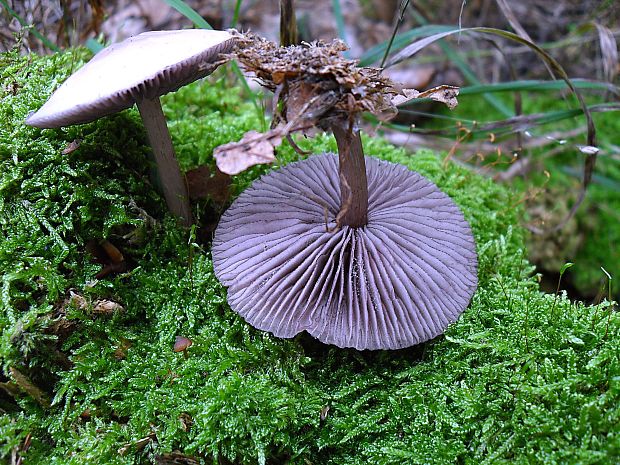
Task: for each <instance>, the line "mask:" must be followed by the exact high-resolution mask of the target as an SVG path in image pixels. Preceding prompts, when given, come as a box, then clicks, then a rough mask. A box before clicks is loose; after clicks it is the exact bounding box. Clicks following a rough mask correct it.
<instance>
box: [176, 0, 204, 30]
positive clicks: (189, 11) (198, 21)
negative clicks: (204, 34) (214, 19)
mask: <svg viewBox="0 0 620 465" xmlns="http://www.w3.org/2000/svg"><path fill="white" fill-rule="evenodd" d="M164 1H165V2H166V3H167V4H168V5H170V6H171V7H172V8H174V9H175V10H177V11H178V12H179V13H181V14H182V15H183V16H185V17H186V18H187V19H189V20H190V21H191V22H192V23H194V24H195V25H196V26H198V27H199V28H202V29H213V28H212V27H211V25H210V24H209V23H208V22H207V20H206V19H204V18H203V17H202V16H200V14H198V12H197V11H196V10H194V9H193V8H192V7H191V6H189V5H188V4H187V3H185V2H184V1H183V0H164Z"/></svg>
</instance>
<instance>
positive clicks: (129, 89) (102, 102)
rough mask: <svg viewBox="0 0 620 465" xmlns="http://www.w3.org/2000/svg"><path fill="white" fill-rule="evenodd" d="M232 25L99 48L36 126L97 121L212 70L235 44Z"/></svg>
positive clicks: (32, 120)
mask: <svg viewBox="0 0 620 465" xmlns="http://www.w3.org/2000/svg"><path fill="white" fill-rule="evenodd" d="M233 42H234V38H233V36H232V35H231V34H229V33H228V32H226V31H213V30H200V29H187V30H178V31H153V32H144V33H142V34H139V35H136V36H134V37H130V38H128V39H126V40H124V41H122V42H119V43H117V44H113V45H111V46H109V47H107V48H106V49H104V50H102V51H101V52H99V53H98V54H97V55H95V57H94V58H93V59H92V60H90V61H89V62H88V63H87V64H86V65H84V66H83V67H82V68H80V69H79V70H78V71H77V72H76V73H74V74H73V75H71V76H70V77H69V78H68V79H67V80H66V81H65V82H64V83H63V84H62V85H61V86H60V87H59V88H58V89H57V90H56V92H54V94H53V95H52V96H51V98H50V99H49V100H48V101H47V102H46V103H45V104H44V105H43V106H42V107H41V108H40V109H39V110H38V111H37V112H36V113H33V114H32V115H30V116H29V117H28V118H27V119H26V123H27V124H28V125H30V126H35V127H38V128H58V127H62V126H70V125H73V124H81V123H87V122H90V121H93V120H95V119H97V118H100V117H102V116H106V115H110V114H112V113H116V112H118V111H121V110H124V109H125V108H129V107H130V106H132V105H133V104H134V103H137V102H139V101H141V100H143V99H154V98H156V97H159V96H161V95H163V94H166V93H168V92H173V91H175V90H177V89H178V88H180V87H182V86H184V85H186V84H189V83H190V82H193V81H195V80H196V79H199V78H201V77H204V76H207V75H208V74H210V73H211V72H213V70H214V69H215V68H216V67H217V66H218V64H219V63H218V62H217V60H218V56H219V54H220V53H225V52H228V51H230V50H231V49H232V46H233Z"/></svg>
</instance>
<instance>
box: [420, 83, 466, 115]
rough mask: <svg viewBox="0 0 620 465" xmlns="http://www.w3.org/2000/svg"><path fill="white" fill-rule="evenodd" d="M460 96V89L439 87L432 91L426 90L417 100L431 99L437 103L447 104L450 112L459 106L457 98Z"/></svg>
mask: <svg viewBox="0 0 620 465" xmlns="http://www.w3.org/2000/svg"><path fill="white" fill-rule="evenodd" d="M458 95H459V88H458V87H454V86H445V85H444V86H437V87H433V88H432V89H428V90H425V91H424V92H421V93H420V95H418V97H417V98H430V99H431V100H434V101H435V102H440V103H445V104H446V106H447V107H448V108H449V109H450V110H454V108H455V107H456V106H457V105H458V103H459V102H458V101H457V100H456V97H457V96H458Z"/></svg>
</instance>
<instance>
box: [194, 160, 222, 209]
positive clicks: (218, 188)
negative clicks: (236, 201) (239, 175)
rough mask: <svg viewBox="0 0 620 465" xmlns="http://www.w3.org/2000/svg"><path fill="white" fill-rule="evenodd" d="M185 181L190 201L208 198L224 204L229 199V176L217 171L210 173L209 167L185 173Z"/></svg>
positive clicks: (204, 166) (205, 166)
mask: <svg viewBox="0 0 620 465" xmlns="http://www.w3.org/2000/svg"><path fill="white" fill-rule="evenodd" d="M185 179H187V188H188V190H189V197H190V199H192V200H198V199H207V198H210V199H212V200H214V201H215V202H217V203H220V204H225V203H226V202H227V201H228V198H229V197H230V184H231V179H230V176H229V175H228V174H226V173H222V172H221V171H220V170H218V169H216V170H215V173H212V170H211V168H209V166H207V165H202V166H199V167H198V168H194V169H193V170H189V171H188V172H187V173H185Z"/></svg>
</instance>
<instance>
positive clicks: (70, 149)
mask: <svg viewBox="0 0 620 465" xmlns="http://www.w3.org/2000/svg"><path fill="white" fill-rule="evenodd" d="M81 143H82V141H81V140H80V139H74V140H73V141H71V142H69V143H68V144H67V146H66V147H65V148H64V150H63V151H62V154H63V155H68V154H70V153H71V152H75V151H76V150H77V149H78V148H79V147H80V144H81Z"/></svg>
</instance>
